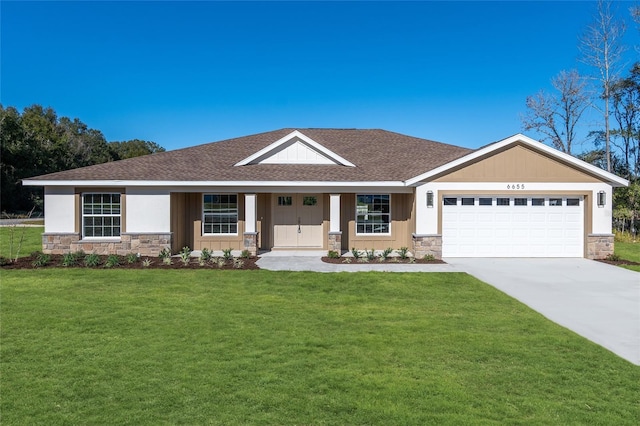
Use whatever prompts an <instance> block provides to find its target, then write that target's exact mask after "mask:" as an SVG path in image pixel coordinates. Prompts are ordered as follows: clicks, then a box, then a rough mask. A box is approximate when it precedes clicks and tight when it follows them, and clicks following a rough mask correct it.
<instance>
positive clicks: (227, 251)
mask: <svg viewBox="0 0 640 426" xmlns="http://www.w3.org/2000/svg"><path fill="white" fill-rule="evenodd" d="M232 251H233V249H232V248H228V249H222V257H224V259H225V260H230V259H231V258H233V255H232V254H231V252H232Z"/></svg>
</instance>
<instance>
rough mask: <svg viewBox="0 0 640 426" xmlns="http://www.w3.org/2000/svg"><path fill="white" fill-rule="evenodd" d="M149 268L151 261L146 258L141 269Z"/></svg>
mask: <svg viewBox="0 0 640 426" xmlns="http://www.w3.org/2000/svg"><path fill="white" fill-rule="evenodd" d="M149 266H151V259H149V258H148V257H147V258H146V259H144V260H143V261H142V267H143V268H148V267H149Z"/></svg>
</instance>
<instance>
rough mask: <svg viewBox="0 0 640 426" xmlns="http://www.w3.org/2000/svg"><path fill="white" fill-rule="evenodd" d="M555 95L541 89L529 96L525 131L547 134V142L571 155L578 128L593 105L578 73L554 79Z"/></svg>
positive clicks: (524, 122) (561, 74) (524, 124)
mask: <svg viewBox="0 0 640 426" xmlns="http://www.w3.org/2000/svg"><path fill="white" fill-rule="evenodd" d="M551 84H552V85H553V88H554V89H555V90H556V93H555V94H548V93H546V92H544V91H543V90H541V91H540V92H538V93H537V94H535V95H533V96H529V97H527V114H526V115H525V116H523V117H522V124H523V126H524V128H525V130H534V131H536V132H538V133H539V134H541V135H543V137H542V138H541V139H542V140H543V141H546V140H548V141H549V142H550V143H551V145H552V146H553V147H554V148H556V149H558V150H560V151H562V152H565V153H567V154H571V148H572V147H573V145H574V143H575V142H576V125H577V124H578V121H579V120H580V117H581V116H582V113H583V112H584V110H585V109H586V108H587V106H589V96H588V94H587V92H586V83H585V81H584V79H583V78H582V77H581V76H580V75H579V74H578V72H577V71H576V70H571V71H561V72H560V74H558V75H557V76H556V77H554V78H553V79H552V80H551Z"/></svg>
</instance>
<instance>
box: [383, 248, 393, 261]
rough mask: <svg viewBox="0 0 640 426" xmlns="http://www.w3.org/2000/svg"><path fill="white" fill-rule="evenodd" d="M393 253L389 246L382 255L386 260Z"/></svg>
mask: <svg viewBox="0 0 640 426" xmlns="http://www.w3.org/2000/svg"><path fill="white" fill-rule="evenodd" d="M391 253H393V249H392V248H391V247H387V248H386V249H384V250H383V251H382V253H381V254H380V257H382V258H383V259H384V260H387V258H388V257H389V256H391Z"/></svg>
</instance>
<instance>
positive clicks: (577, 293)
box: [257, 251, 640, 365]
mask: <svg viewBox="0 0 640 426" xmlns="http://www.w3.org/2000/svg"><path fill="white" fill-rule="evenodd" d="M325 255H326V252H325V251H318V252H313V251H304V252H290V251H273V252H267V253H261V254H260V256H261V257H260V260H258V262H257V264H258V266H260V268H262V269H268V270H272V271H315V272H364V271H380V272H467V273H469V274H470V275H473V276H475V277H476V278H478V279H480V280H482V281H484V282H486V283H488V284H490V285H491V286H493V287H495V288H497V289H498V290H500V291H502V292H504V293H506V294H508V295H509V296H511V297H513V298H515V299H517V300H519V301H520V302H522V303H524V304H525V305H527V306H529V307H530V308H532V309H534V310H535V311H537V312H539V313H541V314H542V315H544V316H545V317H547V318H548V319H550V320H551V321H553V322H555V323H557V324H559V325H561V326H563V327H566V328H568V329H569V330H572V331H574V332H575V333H577V334H579V335H581V336H583V337H586V338H587V339H589V340H591V341H592V342H595V343H597V344H599V345H600V346H602V347H604V348H606V349H608V350H610V351H611V352H613V353H615V354H617V355H618V356H620V357H622V358H624V359H626V360H628V361H630V362H632V363H634V364H636V365H640V274H639V273H637V272H634V271H629V270H626V269H623V268H619V267H616V266H611V265H607V264H605V263H601V262H596V261H593V260H587V259H578V258H571V259H506V258H500V259H497V258H489V259H486V258H455V259H454V258H451V259H445V261H446V262H447V263H446V264H436V265H424V264H379V263H375V262H372V263H352V264H348V265H347V264H331V263H324V262H322V260H321V259H320V258H321V257H322V256H325Z"/></svg>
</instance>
